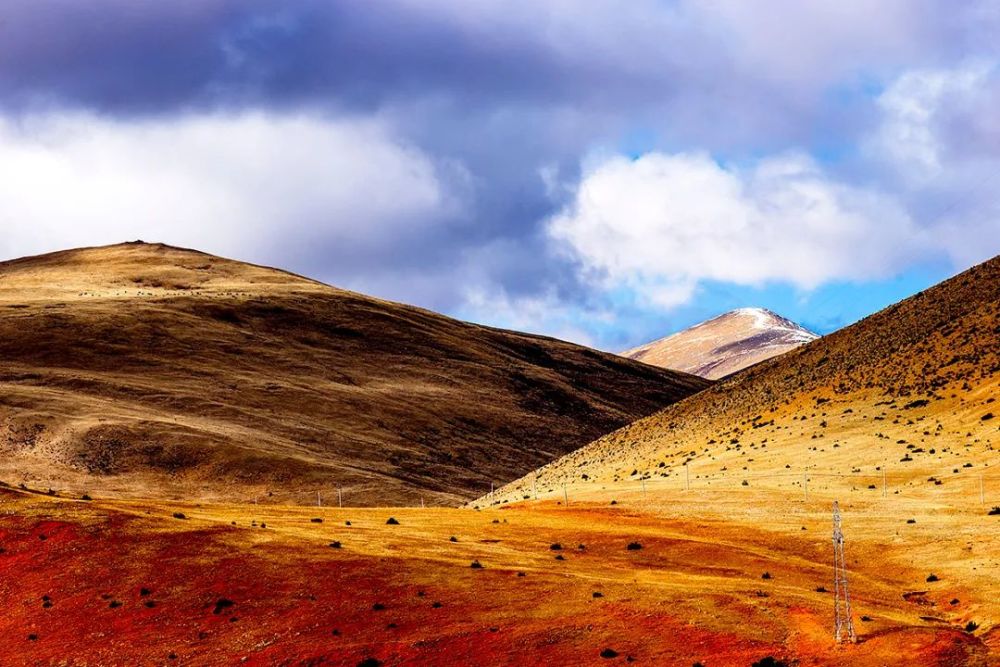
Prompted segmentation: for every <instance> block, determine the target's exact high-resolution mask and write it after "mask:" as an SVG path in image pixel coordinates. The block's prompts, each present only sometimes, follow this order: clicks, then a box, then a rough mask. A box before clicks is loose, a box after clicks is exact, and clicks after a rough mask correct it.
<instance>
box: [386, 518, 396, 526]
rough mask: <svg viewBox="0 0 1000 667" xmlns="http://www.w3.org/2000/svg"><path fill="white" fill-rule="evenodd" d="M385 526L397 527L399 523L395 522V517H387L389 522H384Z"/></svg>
mask: <svg viewBox="0 0 1000 667" xmlns="http://www.w3.org/2000/svg"><path fill="white" fill-rule="evenodd" d="M385 525H387V526H398V525H399V522H398V521H396V518H395V517H389V520H388V521H386V522H385Z"/></svg>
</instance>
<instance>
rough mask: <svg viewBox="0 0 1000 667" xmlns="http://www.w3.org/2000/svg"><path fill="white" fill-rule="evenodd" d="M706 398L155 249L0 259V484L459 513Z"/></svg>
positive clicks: (534, 343) (227, 264) (494, 333)
mask: <svg viewBox="0 0 1000 667" xmlns="http://www.w3.org/2000/svg"><path fill="white" fill-rule="evenodd" d="M705 385H706V383H705V382H704V381H702V380H700V379H698V378H694V377H691V376H687V375H684V374H680V373H672V372H668V371H662V370H660V369H657V368H653V367H649V366H645V365H643V364H639V363H635V362H631V361H627V360H622V359H620V358H618V357H616V356H614V355H609V354H603V353H600V352H596V351H594V350H590V349H586V348H583V347H580V346H576V345H572V344H569V343H565V342H561V341H557V340H553V339H549V338H544V337H540V336H531V335H526V334H519V333H514V332H508V331H502V330H497V329H491V328H488V327H483V326H476V325H472V324H466V323H462V322H458V321H455V320H452V319H449V318H446V317H442V316H440V315H437V314H434V313H431V312H428V311H425V310H421V309H418V308H413V307H409V306H404V305H400V304H394V303H390V302H387V301H382V300H379V299H374V298H370V297H367V296H363V295H360V294H356V293H352V292H348V291H345V290H340V289H336V288H332V287H329V286H327V285H323V284H321V283H318V282H315V281H311V280H307V279H305V278H301V277H299V276H295V275H292V274H289V273H286V272H282V271H277V270H274V269H269V268H264V267H258V266H251V265H248V264H244V263H240V262H235V261H231V260H226V259H221V258H218V257H213V256H210V255H206V254H203V253H199V252H195V251H190V250H182V249H177V248H171V247H167V246H162V245H149V244H141V243H137V244H124V245H118V246H110V247H106V248H92V249H83V250H72V251H67V252H61V253H55V254H51V255H45V256H41V257H32V258H25V259H21V260H16V261H12V262H6V263H3V264H0V454H2V457H0V479H5V480H6V481H8V482H12V483H20V482H22V481H23V482H26V483H28V484H29V485H30V486H33V487H37V486H41V487H49V486H50V487H54V488H57V489H62V488H64V489H67V490H70V489H72V490H74V492H76V493H79V492H83V491H90V492H93V493H100V494H102V495H109V494H124V495H138V496H147V497H162V496H164V495H170V496H175V497H183V498H191V497H205V498H212V497H214V498H222V499H237V498H240V499H242V498H249V497H252V496H254V495H257V494H269V493H274V494H276V496H275V497H272V499H274V500H277V499H279V498H280V499H282V500H284V501H286V502H313V501H314V499H315V493H316V491H317V490H319V491H322V493H323V494H324V495H325V498H326V501H327V502H333V501H334V495H335V490H336V489H337V488H338V487H343V490H344V498H345V502H347V503H349V504H399V503H409V504H419V503H420V501H421V500H422V499H426V501H427V502H432V503H455V502H457V501H460V500H463V499H468V498H469V497H471V496H474V495H477V494H479V493H482V492H484V491H485V490H488V489H489V486H490V482H491V480H497V481H506V480H510V479H511V478H513V477H515V476H517V475H519V474H523V473H524V472H527V471H528V470H530V469H532V468H534V467H537V466H538V465H540V464H541V463H543V462H545V461H547V460H551V459H552V458H554V457H556V456H558V455H560V454H563V453H565V452H567V451H570V450H572V449H573V448H575V447H578V446H580V445H582V444H584V443H585V442H587V441H589V440H592V439H593V438H595V437H597V436H599V435H601V434H602V433H607V432H608V431H611V430H613V429H614V428H617V427H619V426H621V425H622V424H625V423H627V422H629V421H631V420H633V419H635V418H637V417H640V416H642V415H645V414H649V413H650V412H652V411H653V410H655V409H658V408H660V407H662V406H664V405H666V404H669V403H670V402H672V401H674V400H677V399H678V398H681V397H683V396H686V395H688V394H690V393H691V392H693V391H696V390H699V389H701V388H703V387H704V386H705Z"/></svg>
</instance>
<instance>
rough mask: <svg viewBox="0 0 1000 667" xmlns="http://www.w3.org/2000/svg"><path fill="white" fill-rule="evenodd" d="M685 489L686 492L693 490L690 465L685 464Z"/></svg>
mask: <svg viewBox="0 0 1000 667" xmlns="http://www.w3.org/2000/svg"><path fill="white" fill-rule="evenodd" d="M684 489H685V490H686V491H690V490H691V469H690V468H688V464H686V463H685V464H684Z"/></svg>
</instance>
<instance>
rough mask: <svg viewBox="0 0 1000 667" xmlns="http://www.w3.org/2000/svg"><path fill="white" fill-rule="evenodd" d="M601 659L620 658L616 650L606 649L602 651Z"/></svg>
mask: <svg viewBox="0 0 1000 667" xmlns="http://www.w3.org/2000/svg"><path fill="white" fill-rule="evenodd" d="M601 657H602V658H609V659H610V658H617V657H618V651H616V650H614V649H613V648H606V649H604V650H603V651H601Z"/></svg>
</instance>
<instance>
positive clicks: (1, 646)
mask: <svg viewBox="0 0 1000 667" xmlns="http://www.w3.org/2000/svg"><path fill="white" fill-rule="evenodd" d="M758 493H759V494H764V493H765V492H764V491H759V492H758ZM757 500H760V501H761V502H759V503H755V504H754V505H753V507H755V508H756V509H755V510H751V509H748V506H747V504H746V503H745V499H741V498H731V497H727V494H725V493H718V492H712V493H709V492H708V491H702V492H698V493H685V492H673V491H667V490H660V491H657V492H656V493H651V494H650V496H648V497H645V498H644V497H643V496H641V495H635V494H633V495H632V496H631V497H626V496H622V498H621V500H620V501H616V504H615V505H610V504H608V503H607V502H606V501H600V502H598V501H597V500H596V499H592V500H591V499H587V498H582V499H581V501H580V502H572V503H571V505H570V506H569V507H565V506H563V505H561V504H558V502H557V501H553V500H547V501H540V502H532V503H524V504H519V505H507V506H505V508H504V509H501V510H486V511H475V510H471V509H440V508H436V509H426V510H423V509H399V508H394V509H391V510H390V509H377V508H365V509H357V508H344V509H337V508H303V507H288V506H265V505H259V506H255V505H238V506H237V505H228V506H222V505H177V504H170V503H165V502H151V503H144V502H133V501H121V500H116V501H102V500H100V499H98V500H95V501H80V500H73V499H65V498H59V497H51V496H48V495H44V494H39V493H27V492H22V491H20V490H13V489H0V548H2V549H3V552H2V553H0V572H2V573H3V576H2V579H0V607H2V609H3V610H4V614H3V615H2V616H0V636H3V637H4V641H3V642H2V643H0V664H3V665H34V664H59V665H126V664H127V665H146V664H149V665H173V664H177V665H220V664H247V665H351V666H354V665H361V664H367V665H376V664H383V665H589V664H624V663H626V662H634V663H638V664H648V665H665V664H666V665H693V664H695V663H701V664H703V665H705V666H706V667H714V666H717V665H743V666H747V667H749V666H750V665H751V664H753V663H754V662H755V661H758V660H761V659H763V658H765V657H767V656H773V657H774V658H776V659H779V660H784V661H786V663H787V664H799V665H827V664H837V665H888V664H920V665H996V664H1000V661H998V656H1000V633H998V632H997V631H996V630H995V629H993V627H992V621H993V619H995V618H996V617H997V612H998V611H1000V609H998V608H1000V599H998V595H997V593H998V591H997V584H996V582H995V581H994V579H993V578H992V577H993V574H994V573H995V571H996V569H995V566H996V561H995V559H996V554H997V553H1000V550H998V547H1000V544H998V540H997V537H996V536H997V527H998V524H1000V517H994V516H989V515H987V514H986V513H985V512H983V511H981V510H980V508H975V509H974V510H973V509H970V510H968V511H964V510H956V509H954V508H947V507H944V506H940V507H938V506H933V505H932V504H930V503H927V502H926V500H925V499H917V498H914V499H912V500H911V499H893V501H892V505H891V507H889V506H882V507H880V506H879V503H878V502H866V501H860V500H858V501H854V500H853V499H850V500H849V502H846V503H842V504H843V505H844V510H845V531H846V533H847V536H848V545H847V547H848V564H849V566H850V568H851V577H852V578H851V585H852V595H853V602H854V611H855V617H854V623H855V626H856V628H857V630H858V634H859V637H860V641H859V643H857V644H854V645H836V644H834V643H833V641H832V638H831V632H832V614H833V594H832V592H829V591H832V581H831V578H832V568H831V546H830V515H829V502H828V500H829V498H827V497H821V496H814V497H812V498H811V499H810V501H808V502H805V501H801V502H791V501H789V500H788V496H787V494H782V493H777V492H775V493H774V495H773V497H772V498H767V497H764V496H762V495H758V496H757ZM175 513H180V514H181V515H182V516H183V518H175V516H174V515H175ZM911 514H912V517H911V518H913V519H914V520H915V523H912V524H909V523H906V521H905V520H904V519H903V518H902V517H910V515H911ZM390 517H392V518H394V519H396V520H397V522H398V524H395V525H390V524H387V521H388V520H389V518H390ZM691 517H697V518H691ZM319 520H322V521H319ZM347 522H350V525H347ZM945 527H948V528H947V530H948V531H949V534H950V535H951V536H952V538H951V539H950V540H948V541H947V542H943V541H942V539H941V536H942V535H943V534H944V533H943V531H944V529H945ZM452 537H454V538H455V540H454V541H452V540H451V538H452ZM334 541H336V542H339V543H340V548H334V547H332V546H331V544H332V543H333V542H334ZM973 542H975V544H973ZM630 543H636V544H638V545H640V546H641V548H639V549H632V550H630V549H628V548H627V546H628V545H629V544H630ZM553 545H559V546H560V547H561V548H558V549H556V548H553ZM473 562H478V563H479V564H480V565H481V566H482V567H481V568H474V567H472V563H473ZM765 573H766V576H765ZM931 573H933V574H935V576H936V577H937V578H938V581H935V582H927V581H926V580H927V578H928V576H929V575H930V574H931ZM863 619H864V620H863ZM970 621H973V622H977V623H979V626H980V627H979V629H977V630H976V631H974V632H966V631H965V626H966V624H967V623H968V622H970ZM608 649H610V651H607V650H608ZM602 652H604V655H606V656H611V657H602V655H601V654H602ZM612 653H613V654H614V655H613V656H612ZM365 660H369V662H367V663H366V662H363V661H365ZM373 660H375V661H378V662H373Z"/></svg>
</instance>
